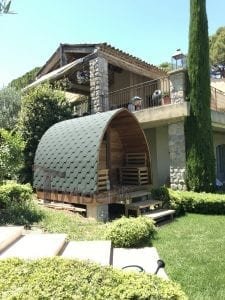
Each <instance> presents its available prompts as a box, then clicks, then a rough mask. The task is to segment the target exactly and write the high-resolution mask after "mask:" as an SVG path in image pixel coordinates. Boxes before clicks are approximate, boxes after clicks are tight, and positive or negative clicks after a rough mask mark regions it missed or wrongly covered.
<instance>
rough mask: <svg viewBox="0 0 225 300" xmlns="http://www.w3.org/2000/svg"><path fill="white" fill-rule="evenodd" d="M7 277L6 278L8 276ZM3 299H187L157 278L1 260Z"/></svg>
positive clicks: (67, 263)
mask: <svg viewBox="0 0 225 300" xmlns="http://www.w3.org/2000/svg"><path fill="white" fill-rule="evenodd" d="M5 274H7V276H5ZM0 298H1V299H15V300H16V299H55V300H59V299H60V300H61V299H75V300H78V299H79V300H82V299H84V300H93V299H99V300H100V299H111V300H116V299H118V300H120V299H136V300H138V299H142V300H147V299H162V300H163V299H174V300H176V299H181V300H182V299H187V297H186V296H185V294H184V293H183V291H182V290H181V288H180V286H179V285H178V284H176V283H174V282H171V281H167V280H162V279H161V278H159V277H157V276H155V275H149V274H144V273H141V274H140V273H135V272H129V273H128V272H122V271H119V270H115V269H112V268H111V267H101V266H99V265H97V264H92V263H88V262H81V261H76V260H67V259H62V258H59V257H55V258H45V259H41V260H37V261H22V260H19V259H7V260H2V261H1V264H0Z"/></svg>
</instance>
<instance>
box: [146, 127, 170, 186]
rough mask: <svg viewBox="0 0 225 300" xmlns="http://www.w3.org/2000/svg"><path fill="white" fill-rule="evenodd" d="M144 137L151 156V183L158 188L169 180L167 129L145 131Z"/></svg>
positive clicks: (159, 128)
mask: <svg viewBox="0 0 225 300" xmlns="http://www.w3.org/2000/svg"><path fill="white" fill-rule="evenodd" d="M145 135H146V137H147V140H148V144H149V149H150V155H151V170H152V183H153V186H154V187H158V186H161V185H164V184H166V183H167V182H168V178H169V172H170V166H169V161H170V160H169V147H168V127H167V126H161V127H158V128H150V129H146V130H145Z"/></svg>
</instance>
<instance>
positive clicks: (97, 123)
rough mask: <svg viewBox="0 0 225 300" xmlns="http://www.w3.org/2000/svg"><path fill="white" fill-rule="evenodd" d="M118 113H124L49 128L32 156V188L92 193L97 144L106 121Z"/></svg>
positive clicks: (97, 155) (99, 142)
mask: <svg viewBox="0 0 225 300" xmlns="http://www.w3.org/2000/svg"><path fill="white" fill-rule="evenodd" d="M122 111H124V109H117V110H113V111H108V112H104V113H98V114H95V115H91V116H86V117H81V118H76V119H71V120H67V121H63V122H59V123H57V124H55V125H53V126H52V127H50V128H49V129H48V130H47V131H46V132H45V134H44V135H43V136H42V138H41V141H40V143H39V145H38V148H37V151H36V154H35V161H34V164H35V168H34V187H35V188H37V189H38V190H40V189H49V188H51V190H56V191H62V192H67V193H81V194H92V193H95V192H96V191H97V180H98V158H99V148H100V144H101V140H102V137H103V135H104V132H105V130H106V129H107V126H108V124H109V122H110V120H111V119H112V118H114V117H115V116H116V115H117V114H119V113H120V112H122ZM47 175H48V176H49V177H48V178H47V177H46V176H47Z"/></svg>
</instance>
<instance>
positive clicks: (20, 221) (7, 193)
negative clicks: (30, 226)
mask: <svg viewBox="0 0 225 300" xmlns="http://www.w3.org/2000/svg"><path fill="white" fill-rule="evenodd" d="M40 218H41V213H40V211H39V210H38V209H37V207H36V206H35V205H34V202H33V200H32V189H31V186H30V185H29V184H26V185H21V184H17V183H14V182H12V183H7V184H4V185H2V186H0V223H1V224H17V225H24V224H27V223H31V222H36V221H38V220H39V219H40Z"/></svg>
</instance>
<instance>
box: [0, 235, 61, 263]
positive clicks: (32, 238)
mask: <svg viewBox="0 0 225 300" xmlns="http://www.w3.org/2000/svg"><path fill="white" fill-rule="evenodd" d="M66 237H67V235H66V234H54V233H52V234H47V233H46V234H45V233H44V234H39V233H38V234H36V233H33V234H28V235H25V236H23V237H22V238H21V239H19V240H18V241H17V242H16V243H14V244H13V245H12V246H10V247H9V248H7V249H6V250H5V251H4V252H3V253H1V255H0V258H1V259H3V258H8V257H19V258H24V259H36V258H42V257H51V256H55V255H58V254H59V252H60V251H61V249H62V248H63V247H64V245H65V242H66Z"/></svg>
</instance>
